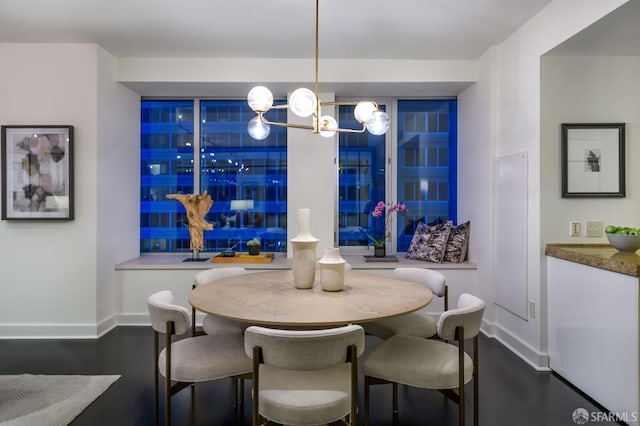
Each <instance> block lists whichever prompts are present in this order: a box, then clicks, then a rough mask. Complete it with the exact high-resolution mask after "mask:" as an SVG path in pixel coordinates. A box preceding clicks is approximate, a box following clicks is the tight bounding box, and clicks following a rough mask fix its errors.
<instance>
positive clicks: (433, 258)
mask: <svg viewBox="0 0 640 426" xmlns="http://www.w3.org/2000/svg"><path fill="white" fill-rule="evenodd" d="M452 225H453V224H452V222H451V221H448V222H446V223H441V224H439V225H435V226H429V225H425V224H424V223H419V224H418V227H417V228H416V232H415V233H414V234H413V238H412V239H411V243H410V244H409V250H407V256H406V257H407V259H416V260H424V261H427V262H436V263H442V259H443V258H444V251H445V249H446V247H447V240H448V239H449V234H450V233H451V226H452Z"/></svg>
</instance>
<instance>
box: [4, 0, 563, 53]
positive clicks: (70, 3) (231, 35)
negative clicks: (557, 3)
mask: <svg viewBox="0 0 640 426" xmlns="http://www.w3.org/2000/svg"><path fill="white" fill-rule="evenodd" d="M550 2H551V0H518V1H514V0H396V1H394V2H389V1H388V0H320V14H319V17H320V25H319V26H320V49H319V51H320V53H319V54H320V56H321V57H324V58H338V59H340V58H354V59H369V58H375V59H385V58H388V59H467V60H469V59H470V60H473V59H477V58H478V57H480V56H481V55H482V54H483V53H484V52H485V51H486V50H487V49H488V48H489V47H491V46H492V45H496V44H499V43H500V42H501V41H503V40H504V39H505V38H506V37H507V36H509V34H511V33H513V31H515V29H517V28H518V27H519V26H520V25H522V24H523V23H524V22H526V21H527V20H528V19H530V18H531V17H532V16H533V15H535V14H536V13H537V12H539V11H540V10H541V9H543V8H544V7H545V6H546V5H547V4H548V3H550ZM314 16H315V2H314V1H313V0H226V1H222V0H182V1H175V0H56V1H51V0H13V1H9V0H0V43H3V42H4V43H7V42H17V43H22V42H53V43H65V42H72V43H77V42H80V43H84V42H87V43H97V44H99V45H100V46H102V47H103V48H105V49H106V50H107V51H109V52H111V53H112V54H113V55H115V56H117V57H218V58H243V57H250V58H312V57H313V54H314V23H315V18H314Z"/></svg>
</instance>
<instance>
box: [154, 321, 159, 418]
mask: <svg viewBox="0 0 640 426" xmlns="http://www.w3.org/2000/svg"><path fill="white" fill-rule="evenodd" d="M159 335H160V334H159V333H158V332H157V331H155V330H154V331H153V424H154V425H157V424H158V408H159V407H158V399H159V392H158V386H159V385H160V383H159V380H158V374H159V373H158V352H159V346H160V342H159Z"/></svg>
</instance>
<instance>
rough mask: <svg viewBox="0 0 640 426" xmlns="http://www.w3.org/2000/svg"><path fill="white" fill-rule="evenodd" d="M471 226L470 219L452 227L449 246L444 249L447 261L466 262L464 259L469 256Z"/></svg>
mask: <svg viewBox="0 0 640 426" xmlns="http://www.w3.org/2000/svg"><path fill="white" fill-rule="evenodd" d="M470 227H471V222H470V221H466V222H465V223H461V224H460V225H458V226H452V227H451V234H449V241H447V247H446V249H445V250H444V261H445V262H456V263H460V262H464V259H465V258H466V257H467V247H468V245H469V230H470Z"/></svg>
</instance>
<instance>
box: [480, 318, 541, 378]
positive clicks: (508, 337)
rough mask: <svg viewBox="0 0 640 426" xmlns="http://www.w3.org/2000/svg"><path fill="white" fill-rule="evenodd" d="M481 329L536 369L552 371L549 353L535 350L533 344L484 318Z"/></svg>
mask: <svg viewBox="0 0 640 426" xmlns="http://www.w3.org/2000/svg"><path fill="white" fill-rule="evenodd" d="M481 330H482V333H483V334H484V335H486V336H487V337H491V338H493V339H496V340H497V341H498V342H500V343H501V344H502V345H504V346H505V347H506V348H507V349H509V350H510V351H511V352H513V353H514V354H516V355H517V356H518V357H519V358H520V359H522V360H523V361H524V362H526V363H527V364H529V365H530V366H531V367H532V368H534V369H535V370H537V371H551V368H550V367H549V354H546V353H542V352H539V351H537V350H535V349H534V348H533V347H531V345H529V344H528V343H526V342H523V341H522V340H521V339H520V338H519V337H517V336H514V335H513V334H512V333H510V332H509V331H508V330H505V329H504V328H502V327H500V326H499V325H498V324H495V323H490V322H488V321H486V320H484V319H483V320H482V328H481Z"/></svg>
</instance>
